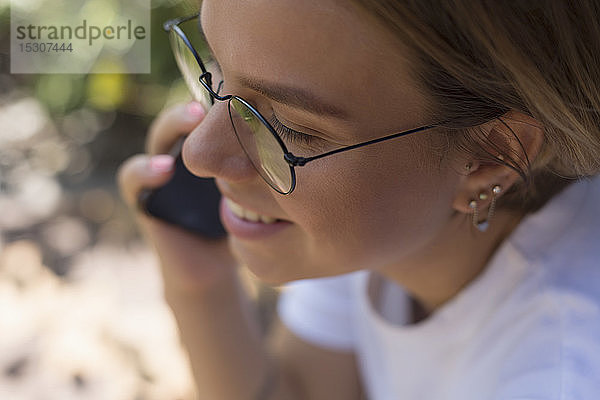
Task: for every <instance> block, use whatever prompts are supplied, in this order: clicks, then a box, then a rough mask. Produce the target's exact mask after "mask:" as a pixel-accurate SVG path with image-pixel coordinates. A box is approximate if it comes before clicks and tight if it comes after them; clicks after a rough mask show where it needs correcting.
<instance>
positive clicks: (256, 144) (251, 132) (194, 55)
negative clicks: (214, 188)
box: [163, 13, 434, 195]
mask: <svg viewBox="0 0 600 400" xmlns="http://www.w3.org/2000/svg"><path fill="white" fill-rule="evenodd" d="M199 15H200V14H199V13H198V14H195V15H191V16H188V17H182V18H177V19H173V20H169V21H167V22H165V23H164V25H163V28H164V29H165V31H166V32H168V33H169V36H170V41H171V48H172V50H173V54H174V55H175V60H176V62H177V65H178V66H179V69H180V71H181V73H182V75H183V78H184V80H185V82H186V83H187V85H188V87H189V89H190V91H191V93H192V96H193V97H194V98H195V100H196V101H198V102H200V103H201V104H202V105H203V106H204V107H205V109H206V110H207V111H208V110H209V109H210V108H211V107H212V105H213V104H214V102H215V100H217V101H226V102H227V103H228V109H229V118H230V120H231V124H232V126H233V131H234V132H235V135H236V137H237V140H238V141H239V143H240V145H241V146H242V149H243V150H244V152H245V153H246V155H247V156H248V158H249V159H250V161H251V162H252V165H253V166H254V168H255V169H256V171H257V172H258V173H259V175H260V176H261V177H262V178H263V179H264V180H265V182H267V184H269V186H271V187H272V188H273V189H274V190H276V191H277V192H279V193H281V194H283V195H287V194H290V193H292V191H293V190H294V188H295V187H296V172H295V168H296V167H302V166H304V165H306V164H307V163H309V162H311V161H314V160H318V159H320V158H324V157H328V156H331V155H334V154H338V153H341V152H344V151H348V150H353V149H357V148H359V147H363V146H367V145H370V144H374V143H379V142H383V141H384V140H389V139H394V138H397V137H401V136H406V135H409V134H411V133H416V132H422V131H425V130H427V129H431V128H433V127H434V125H427V126H421V127H419V128H415V129H410V130H408V131H404V132H400V133H395V134H392V135H389V136H385V137H382V138H378V139H373V140H369V141H366V142H362V143H358V144H355V145H351V146H346V147H342V148H338V149H335V150H332V151H328V152H325V153H322V154H319V155H315V156H311V157H300V156H296V155H294V154H292V153H291V152H290V151H288V148H287V146H286V144H285V142H284V141H283V139H282V136H281V135H280V134H278V132H277V130H276V129H274V128H273V126H272V125H271V124H270V123H269V122H268V121H267V119H266V118H265V117H263V116H262V115H261V113H260V112H258V110H257V109H256V108H255V107H253V106H252V105H251V104H249V103H248V102H247V101H246V100H244V99H243V98H241V97H239V96H235V95H224V96H222V95H220V91H221V88H222V86H223V81H220V82H219V84H218V85H217V89H216V90H214V89H213V82H212V80H213V75H212V73H211V72H209V71H208V70H207V68H206V65H205V64H204V63H203V62H202V60H201V59H200V55H199V54H198V51H196V49H195V48H194V46H193V45H192V44H191V42H190V40H189V39H188V37H187V36H186V35H185V33H183V30H182V29H181V28H180V26H179V25H180V24H182V23H184V22H187V21H191V20H195V19H197V18H198V17H199ZM284 130H289V129H288V128H286V127H284ZM288 133H289V132H288Z"/></svg>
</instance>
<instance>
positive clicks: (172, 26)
mask: <svg viewBox="0 0 600 400" xmlns="http://www.w3.org/2000/svg"><path fill="white" fill-rule="evenodd" d="M199 17H200V13H196V14H193V15H189V16H185V17H180V18H175V19H172V20H169V21H166V22H165V23H164V24H163V29H164V30H165V31H166V32H167V33H170V32H171V31H174V32H175V33H176V34H177V35H178V36H179V37H180V38H181V39H182V40H183V42H184V43H185V45H186V46H187V47H188V48H189V50H190V51H191V52H192V54H193V55H194V58H195V59H196V61H197V62H198V65H199V67H200V69H201V70H202V74H201V75H200V76H199V78H198V80H199V82H200V84H201V85H202V86H204V88H205V89H206V90H207V91H208V93H209V94H210V98H211V104H214V101H215V100H218V101H227V102H228V108H229V118H230V119H231V121H232V124H233V115H232V114H231V100H233V99H235V100H237V101H239V102H241V103H242V104H243V105H244V106H246V107H247V108H248V109H249V110H250V111H252V113H254V115H255V116H256V117H258V118H259V120H260V122H261V123H263V124H264V125H265V126H266V127H267V128H268V130H269V131H270V132H271V134H272V135H273V136H274V138H275V140H276V141H277V143H279V145H280V147H281V150H282V151H283V157H284V160H285V161H286V162H287V164H288V165H289V168H290V173H291V177H292V183H291V186H290V189H289V190H288V191H287V192H283V191H281V190H280V189H279V188H277V187H274V186H273V185H272V184H271V183H270V182H267V183H268V184H269V186H271V187H272V188H273V189H274V190H276V191H277V192H278V193H280V194H283V195H287V194H290V193H292V191H293V190H294V189H295V187H296V173H295V170H294V168H295V167H302V166H304V165H306V164H308V163H309V162H311V161H314V160H318V159H321V158H324V157H328V156H331V155H334V154H338V153H342V152H345V151H349V150H354V149H357V148H359V147H363V146H368V145H371V144H375V143H379V142H383V141H386V140H390V139H395V138H398V137H402V136H406V135H410V134H413V133H417V132H423V131H425V130H428V129H432V128H435V127H436V126H437V125H424V126H420V127H418V128H413V129H409V130H406V131H402V132H398V133H393V134H391V135H387V136H384V137H381V138H377V139H372V140H368V141H365V142H360V143H357V144H353V145H349V146H345V147H341V148H339V149H335V150H331V151H328V152H325V153H323V154H319V155H316V156H312V157H299V156H296V155H294V154H292V153H291V152H290V151H288V149H287V146H286V145H285V143H284V142H283V140H282V139H281V137H280V136H279V135H278V134H277V132H276V131H275V129H274V128H273V127H272V126H271V124H270V123H269V122H268V121H267V120H266V118H264V117H263V116H262V114H261V113H260V112H259V111H258V110H257V109H256V108H255V107H254V106H252V105H251V104H250V103H248V102H247V101H246V100H244V99H243V98H241V97H239V96H236V95H231V94H228V95H224V96H221V95H220V94H219V93H220V91H221V88H222V87H223V81H222V80H221V81H220V82H219V85H218V86H217V90H216V91H215V90H214V89H213V88H212V86H213V84H212V74H211V73H210V72H209V71H208V70H207V68H206V66H205V65H204V63H203V62H202V59H201V58H200V55H199V54H198V52H197V51H196V49H195V48H194V46H193V45H192V43H191V42H190V40H189V39H188V37H187V36H186V34H185V33H184V32H183V30H182V29H181V28H180V27H179V25H180V24H182V23H184V22H187V21H191V20H193V19H196V18H199ZM234 129H235V124H234ZM236 137H237V135H236ZM238 141H239V142H240V145H241V144H242V143H241V141H240V139H239V138H238ZM242 148H243V149H244V146H243V145H242ZM244 151H245V152H246V150H245V149H244ZM246 154H247V153H246ZM261 176H262V175H261ZM263 179H264V178H263Z"/></svg>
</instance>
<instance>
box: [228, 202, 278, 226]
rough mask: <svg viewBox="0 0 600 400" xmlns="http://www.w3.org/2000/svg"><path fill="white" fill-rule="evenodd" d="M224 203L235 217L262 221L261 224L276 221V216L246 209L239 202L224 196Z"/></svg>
mask: <svg viewBox="0 0 600 400" xmlns="http://www.w3.org/2000/svg"><path fill="white" fill-rule="evenodd" d="M225 203H226V204H227V207H229V209H230V210H231V212H232V213H233V214H234V215H235V216H236V217H238V218H241V219H244V220H246V221H251V222H262V223H263V224H274V223H275V222H277V221H278V220H277V218H273V217H269V216H266V215H260V214H257V213H255V212H254V211H250V210H247V209H245V208H244V207H242V206H240V205H239V204H237V203H235V202H233V201H232V200H231V199H228V198H227V197H225Z"/></svg>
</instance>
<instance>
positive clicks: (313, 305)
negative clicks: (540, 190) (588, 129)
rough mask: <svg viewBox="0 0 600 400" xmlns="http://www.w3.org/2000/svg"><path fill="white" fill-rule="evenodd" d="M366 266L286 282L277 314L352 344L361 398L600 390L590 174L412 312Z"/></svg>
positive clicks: (570, 399) (476, 398)
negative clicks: (478, 269)
mask: <svg viewBox="0 0 600 400" xmlns="http://www.w3.org/2000/svg"><path fill="white" fill-rule="evenodd" d="M372 277H373V275H372V274H370V273H369V272H367V271H360V272H356V273H353V274H348V275H342V276H339V277H332V278H324V279H313V280H303V281H298V282H295V283H292V284H290V285H288V287H287V288H286V289H285V290H284V292H283V293H282V295H281V297H280V301H279V305H278V311H279V315H280V318H281V319H282V321H283V323H284V324H286V326H287V327H289V328H290V329H291V330H292V331H293V332H294V333H295V334H297V335H298V336H299V337H301V338H303V339H304V340H306V341H308V342H311V343H313V344H315V345H318V346H322V347H327V348H331V349H338V350H348V351H353V352H355V353H356V355H357V359H358V360H359V364H360V365H359V367H360V370H361V373H362V377H363V384H364V386H365V391H366V392H367V395H368V397H369V399H371V400H600V177H596V178H594V179H593V180H584V181H581V182H577V183H575V184H572V185H570V186H569V187H568V188H567V189H565V190H564V191H563V192H562V193H560V194H559V195H557V196H556V197H555V198H553V199H552V200H551V201H550V202H549V203H548V204H547V205H546V206H545V207H544V208H542V209H541V210H540V211H538V212H537V213H535V214H532V215H530V216H528V217H526V218H525V219H524V220H523V221H522V223H521V224H520V225H519V226H518V227H517V229H516V230H515V231H514V232H513V234H512V235H511V236H510V237H509V238H508V239H507V240H505V241H504V243H503V244H502V245H501V247H500V248H499V249H498V251H497V252H496V253H495V255H494V256H493V258H492V260H491V261H490V263H489V264H488V266H487V267H486V269H485V270H484V271H483V272H482V273H481V274H480V275H479V276H478V277H477V278H476V279H475V280H474V281H472V282H471V283H470V284H469V285H468V286H467V287H466V288H465V289H463V290H462V291H461V292H460V293H459V294H458V295H457V296H455V297H454V298H453V299H451V300H450V301H448V302H447V303H446V304H444V305H443V306H442V307H441V308H440V309H438V310H437V311H436V312H435V313H434V314H433V315H431V316H430V317H429V318H427V319H426V320H424V321H422V322H420V323H417V324H407V323H406V321H408V316H409V301H408V297H407V295H406V293H405V292H404V291H403V290H402V288H401V287H399V286H397V285H396V284H394V283H392V282H385V283H384V286H383V288H382V290H381V291H380V295H379V296H378V298H377V299H371V296H369V294H368V287H369V282H370V281H371V280H372V279H373V278H372Z"/></svg>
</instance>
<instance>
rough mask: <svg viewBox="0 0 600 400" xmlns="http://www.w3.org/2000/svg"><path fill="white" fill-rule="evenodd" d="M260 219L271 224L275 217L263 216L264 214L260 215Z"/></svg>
mask: <svg viewBox="0 0 600 400" xmlns="http://www.w3.org/2000/svg"><path fill="white" fill-rule="evenodd" d="M260 220H261V221H262V222H263V223H265V224H272V223H274V222H275V221H276V219H275V218H271V217H265V216H264V215H261V216H260Z"/></svg>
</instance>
